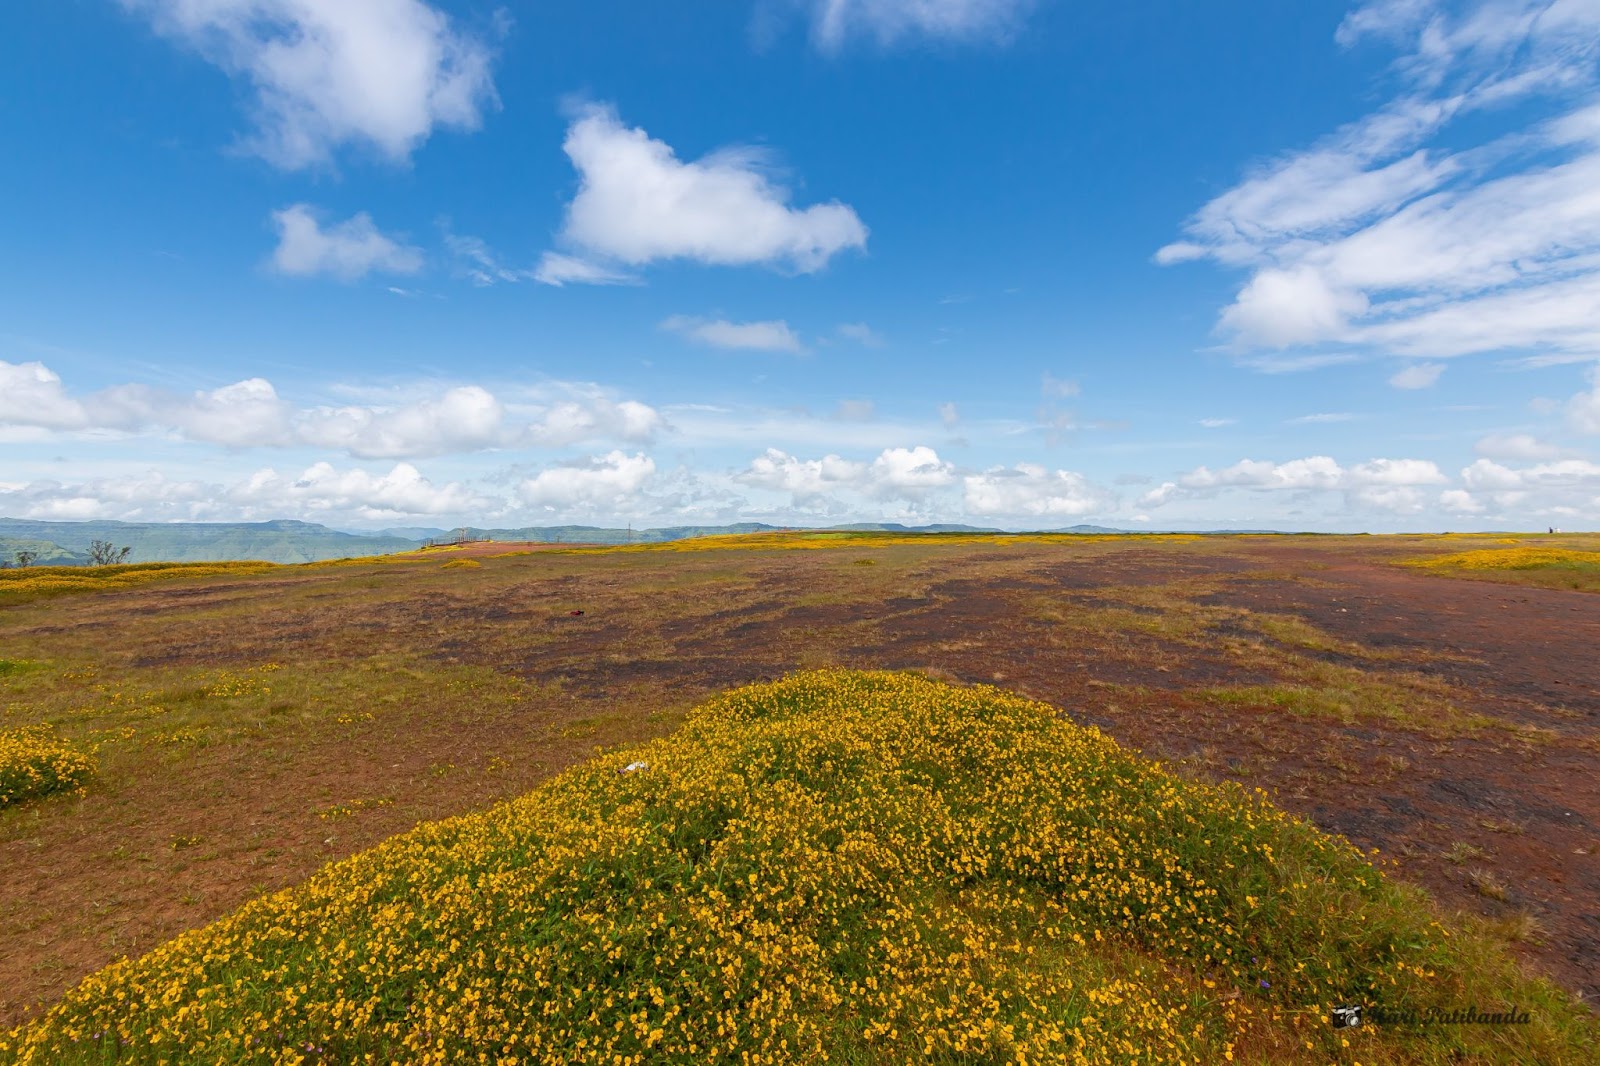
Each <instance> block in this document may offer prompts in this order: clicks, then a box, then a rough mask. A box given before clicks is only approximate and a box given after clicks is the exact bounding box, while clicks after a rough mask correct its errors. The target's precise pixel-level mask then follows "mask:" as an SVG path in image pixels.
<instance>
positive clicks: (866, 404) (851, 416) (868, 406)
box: [833, 400, 878, 422]
mask: <svg viewBox="0 0 1600 1066" xmlns="http://www.w3.org/2000/svg"><path fill="white" fill-rule="evenodd" d="M877 413H878V405H877V404H875V403H873V402H872V401H871V400H840V401H839V406H838V407H836V408H834V410H833V418H834V421H836V422H870V421H872V419H873V418H874V417H876V416H877Z"/></svg>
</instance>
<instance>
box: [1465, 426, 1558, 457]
mask: <svg viewBox="0 0 1600 1066" xmlns="http://www.w3.org/2000/svg"><path fill="white" fill-rule="evenodd" d="M1474 450H1475V451H1476V452H1477V453H1478V454H1479V455H1481V456H1484V457H1485V458H1488V459H1521V460H1539V459H1555V458H1557V457H1559V456H1560V455H1561V449H1560V448H1557V447H1556V446H1555V445H1554V444H1547V443H1545V442H1544V441H1542V440H1540V439H1539V438H1537V437H1535V436H1533V435H1532V434H1529V433H1491V434H1489V435H1488V436H1486V437H1483V438H1481V439H1480V440H1479V441H1478V443H1477V445H1475V447H1474Z"/></svg>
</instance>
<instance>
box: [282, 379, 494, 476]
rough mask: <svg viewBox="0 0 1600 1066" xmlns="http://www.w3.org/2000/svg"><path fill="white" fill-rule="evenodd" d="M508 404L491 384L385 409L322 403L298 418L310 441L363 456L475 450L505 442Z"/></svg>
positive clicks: (304, 437)
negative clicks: (505, 421) (486, 386)
mask: <svg viewBox="0 0 1600 1066" xmlns="http://www.w3.org/2000/svg"><path fill="white" fill-rule="evenodd" d="M504 419H505V409H504V407H502V406H501V404H500V401H499V400H498V399H496V398H495V397H494V395H493V394H492V393H490V392H489V391H488V390H487V389H484V388H480V387H479V386H476V385H467V386H463V387H459V388H453V389H449V390H447V391H446V392H445V393H444V395H442V396H440V397H439V398H438V399H437V400H422V401H420V402H418V403H414V404H409V405H407V406H404V407H399V408H393V409H389V410H384V409H382V408H374V407H319V408H315V409H313V410H310V411H307V412H305V414H304V415H302V416H301V417H300V419H299V420H298V427H297V428H298V430H299V437H300V439H301V440H302V441H304V442H306V443H308V444H314V445H318V446H320V447H329V448H338V449H340V450H342V451H346V452H349V453H350V454H351V455H354V456H357V457H358V458H363V459H393V458H398V457H402V456H404V457H419V456H427V455H444V454H447V453H450V452H470V451H478V450H480V449H483V448H492V447H495V446H496V445H498V444H502V443H505V437H504V431H503V428H502V427H503V423H504Z"/></svg>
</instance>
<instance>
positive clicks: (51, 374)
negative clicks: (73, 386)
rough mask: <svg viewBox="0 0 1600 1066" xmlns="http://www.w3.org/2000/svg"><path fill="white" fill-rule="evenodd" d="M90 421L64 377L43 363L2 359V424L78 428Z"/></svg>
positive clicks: (0, 365)
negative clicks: (69, 392) (63, 379)
mask: <svg viewBox="0 0 1600 1066" xmlns="http://www.w3.org/2000/svg"><path fill="white" fill-rule="evenodd" d="M87 422H88V415H87V413H86V412H85V411H84V409H83V405H82V404H81V403H79V402H78V401H77V400H75V399H73V398H72V397H71V396H69V395H68V394H67V391H66V389H65V387H64V386H63V385H62V384H61V376H60V375H59V374H57V373H56V372H55V371H53V370H51V369H50V368H49V367H47V366H45V365H44V364H43V363H8V362H5V361H4V360H0V425H6V426H38V427H41V428H44V429H77V428H79V427H81V426H83V425H85V424H86V423H87Z"/></svg>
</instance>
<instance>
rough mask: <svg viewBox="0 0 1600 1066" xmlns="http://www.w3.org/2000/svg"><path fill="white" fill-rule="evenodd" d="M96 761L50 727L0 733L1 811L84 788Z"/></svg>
mask: <svg viewBox="0 0 1600 1066" xmlns="http://www.w3.org/2000/svg"><path fill="white" fill-rule="evenodd" d="M93 773H94V760H93V759H92V758H91V757H90V756H88V755H87V754H85V753H84V752H81V751H79V750H78V749H77V748H75V747H73V746H72V745H70V744H68V743H67V742H66V741H64V740H62V739H60V738H59V737H57V736H56V735H55V734H54V733H52V732H51V731H50V730H49V729H48V728H47V727H43V726H28V727H24V728H22V729H11V730H6V731H5V732H0V810H3V809H4V808H6V807H7V806H9V805H11V804H14V803H21V802H22V801H23V800H28V799H33V798H34V797H36V796H45V795H49V794H50V793H52V792H65V791H70V790H72V789H77V788H81V787H82V786H83V784H84V782H85V781H87V780H88V779H89V777H90V775H92V774H93Z"/></svg>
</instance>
